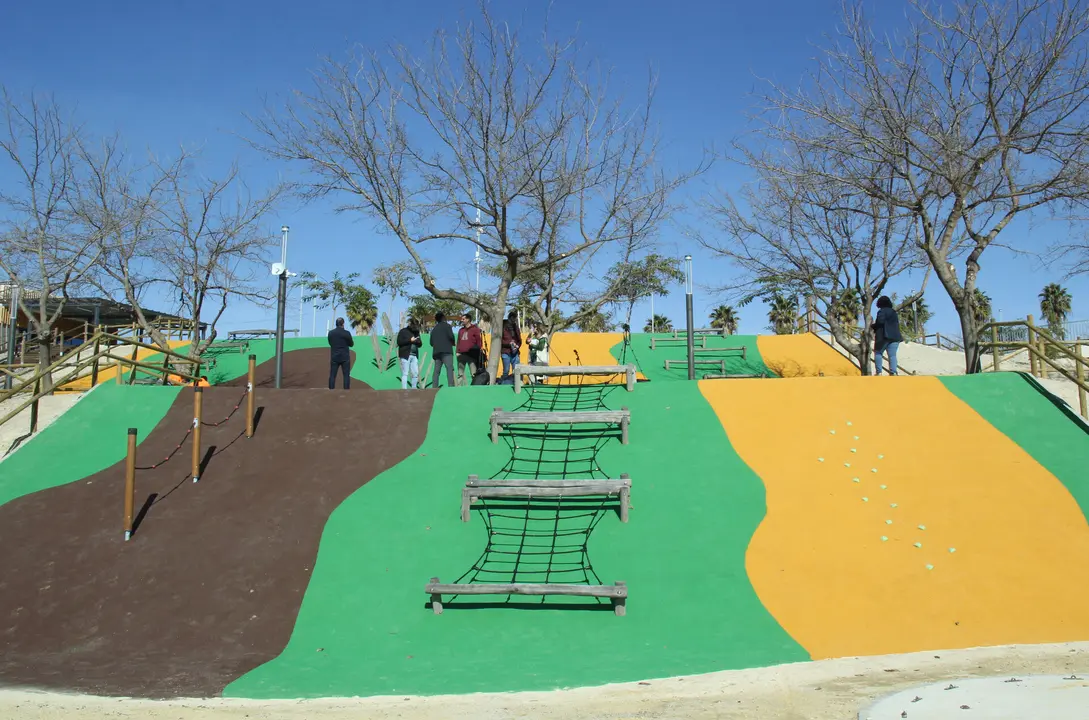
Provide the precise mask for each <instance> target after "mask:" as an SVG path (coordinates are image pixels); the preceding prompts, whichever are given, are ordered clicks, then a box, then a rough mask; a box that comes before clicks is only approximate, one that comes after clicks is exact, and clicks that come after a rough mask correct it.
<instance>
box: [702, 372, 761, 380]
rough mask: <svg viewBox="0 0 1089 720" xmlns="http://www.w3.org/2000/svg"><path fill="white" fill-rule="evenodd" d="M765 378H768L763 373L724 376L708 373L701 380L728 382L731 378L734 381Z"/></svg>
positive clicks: (727, 374)
mask: <svg viewBox="0 0 1089 720" xmlns="http://www.w3.org/2000/svg"><path fill="white" fill-rule="evenodd" d="M764 377H767V376H766V375H763V374H762V373H723V374H719V373H714V374H712V373H708V374H707V375H704V376H703V377H702V378H701V379H702V380H728V379H731V378H734V379H741V378H750V379H751V378H764Z"/></svg>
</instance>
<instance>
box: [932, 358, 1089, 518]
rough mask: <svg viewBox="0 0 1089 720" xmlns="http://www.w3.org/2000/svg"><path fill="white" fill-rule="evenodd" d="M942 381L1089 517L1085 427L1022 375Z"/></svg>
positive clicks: (1088, 447) (1088, 445)
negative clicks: (1057, 483)
mask: <svg viewBox="0 0 1089 720" xmlns="http://www.w3.org/2000/svg"><path fill="white" fill-rule="evenodd" d="M941 381H942V383H943V384H944V385H945V386H946V388H948V389H949V390H950V392H952V393H953V394H954V395H956V396H957V397H959V398H960V399H961V400H963V401H964V402H966V403H968V405H970V406H971V407H972V409H974V410H975V411H976V412H978V413H979V414H980V415H982V416H983V419H984V420H986V421H987V422H989V423H990V424H991V425H993V426H994V427H996V428H997V429H998V430H1000V431H1001V432H1002V433H1004V434H1005V435H1006V437H1008V438H1010V439H1011V440H1013V441H1014V442H1015V443H1017V444H1018V445H1020V446H1021V447H1022V448H1023V449H1024V450H1025V452H1027V453H1028V454H1029V455H1031V456H1032V457H1033V458H1034V459H1035V460H1036V462H1038V463H1040V464H1041V465H1043V466H1044V467H1045V468H1047V470H1048V472H1050V473H1051V474H1052V475H1054V476H1055V477H1057V478H1058V479H1059V480H1060V481H1061V482H1062V483H1063V485H1065V486H1066V489H1067V490H1069V491H1070V494H1071V495H1073V496H1074V499H1075V500H1077V502H1078V505H1079V506H1080V507H1081V510H1082V512H1083V513H1085V516H1086V518H1089V434H1087V433H1086V431H1085V430H1084V429H1083V428H1082V426H1080V425H1078V424H1077V422H1076V421H1074V420H1071V419H1070V418H1069V417H1067V415H1066V414H1065V413H1064V412H1063V411H1062V410H1060V409H1059V408H1057V407H1056V406H1055V404H1054V403H1053V402H1052V401H1051V400H1050V399H1048V398H1047V397H1046V396H1045V395H1043V394H1041V393H1040V391H1038V390H1037V389H1036V386H1035V385H1034V384H1033V383H1032V382H1031V380H1029V379H1028V378H1026V377H1023V376H1021V375H1019V374H1017V373H998V374H990V373H988V374H982V375H962V376H950V377H942V378H941ZM965 450H966V452H967V451H970V452H987V449H986V448H971V449H968V448H966V449H965Z"/></svg>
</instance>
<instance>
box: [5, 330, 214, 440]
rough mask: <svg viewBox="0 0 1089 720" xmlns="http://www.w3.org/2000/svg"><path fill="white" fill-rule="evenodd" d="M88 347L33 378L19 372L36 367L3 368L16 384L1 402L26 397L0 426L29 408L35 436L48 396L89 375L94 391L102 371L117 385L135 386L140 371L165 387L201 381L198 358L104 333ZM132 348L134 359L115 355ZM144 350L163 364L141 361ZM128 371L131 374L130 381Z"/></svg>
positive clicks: (58, 360)
mask: <svg viewBox="0 0 1089 720" xmlns="http://www.w3.org/2000/svg"><path fill="white" fill-rule="evenodd" d="M86 345H90V346H91V347H92V352H91V353H90V354H89V355H86V356H83V357H81V355H83V354H84V353H86V352H87V347H86ZM86 345H82V346H79V347H76V348H73V349H72V350H70V351H68V352H67V353H65V354H63V355H61V356H60V357H59V358H57V359H56V360H54V361H53V362H52V363H50V364H49V365H48V366H47V367H45V368H42V369H41V370H39V371H37V372H35V373H33V374H28V375H23V374H20V371H24V372H25V370H26V369H29V368H31V367H36V366H27V365H21V366H6V365H5V366H0V371H2V372H3V373H4V374H6V375H8V376H11V377H13V378H14V380H15V382H14V383H13V385H12V387H11V389H8V390H0V400H8V399H13V398H16V397H17V396H20V395H24V394H25V395H26V397H23V398H21V399H20V400H19V401H17V402H16V403H15V405H14V407H13V408H10V409H8V410H7V412H6V413H5V414H4V415H3V416H2V417H0V425H3V424H4V423H6V422H8V421H9V420H11V419H12V418H14V417H16V416H17V415H18V414H19V413H21V412H22V411H23V410H26V409H27V408H28V407H29V408H30V434H34V433H35V432H37V430H38V427H37V425H38V403H39V401H40V400H41V399H42V398H43V397H45V396H46V395H51V394H52V393H53V392H54V391H55V389H57V388H60V387H62V386H63V385H66V384H68V383H70V382H72V381H74V380H76V379H78V378H80V377H83V376H84V375H86V374H88V371H89V373H90V380H91V387H94V386H95V385H96V384H97V383H98V375H99V373H100V371H102V370H109V369H111V368H112V369H114V370H115V371H116V381H117V384H118V385H124V384H132V383H133V382H135V379H136V371H137V370H143V371H144V372H146V373H149V374H151V375H153V376H158V377H159V378H161V379H162V382H163V384H166V383H167V382H168V379H169V378H178V379H181V380H183V381H185V382H194V383H195V382H198V381H199V380H200V366H201V364H202V362H203V361H202V360H200V359H199V358H191V357H189V356H187V355H182V354H180V353H177V352H174V351H172V350H163V349H162V348H161V347H159V346H157V345H149V344H147V343H143V342H140V341H138V340H134V339H132V338H126V337H122V336H120V335H115V334H113V333H109V332H105V331H99V332H96V333H95V334H94V335H93V336H91V337H90V338H89V339H88V343H87V344H86ZM129 347H131V348H132V354H131V357H124V356H123V355H116V354H114V353H115V352H116V351H118V350H119V349H120V348H124V351H125V352H127V351H128V348H129ZM141 349H146V350H151V351H153V352H155V353H158V354H161V355H162V356H163V361H162V364H152V363H147V362H144V361H142V360H138V359H137V354H138V353H139V351H140V350H141ZM183 368H185V369H183ZM126 370H127V371H128V373H127V374H128V377H127V378H126ZM46 377H49V378H50V379H51V380H53V382H52V387H51V388H50V389H45V388H44V386H45V385H46V383H45V382H44V381H45V378H46Z"/></svg>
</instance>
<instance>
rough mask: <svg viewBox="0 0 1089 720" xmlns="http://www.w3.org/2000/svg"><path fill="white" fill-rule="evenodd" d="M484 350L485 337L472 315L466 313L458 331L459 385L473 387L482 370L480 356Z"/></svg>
mask: <svg viewBox="0 0 1089 720" xmlns="http://www.w3.org/2000/svg"><path fill="white" fill-rule="evenodd" d="M483 348H484V335H483V333H481V332H480V328H479V327H478V326H477V324H476V323H475V322H474V321H473V316H472V315H471V314H470V313H465V315H464V317H463V318H462V320H461V329H459V330H458V384H460V385H472V384H473V378H475V377H476V373H477V371H478V370H479V369H480V366H481V362H480V355H481V350H482V349H483Z"/></svg>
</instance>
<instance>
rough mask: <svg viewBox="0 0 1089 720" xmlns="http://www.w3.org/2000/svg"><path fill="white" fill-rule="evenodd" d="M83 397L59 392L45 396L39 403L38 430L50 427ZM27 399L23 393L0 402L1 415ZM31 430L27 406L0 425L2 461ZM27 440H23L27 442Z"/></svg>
mask: <svg viewBox="0 0 1089 720" xmlns="http://www.w3.org/2000/svg"><path fill="white" fill-rule="evenodd" d="M82 397H83V394H81V393H57V394H56V395H48V396H46V397H43V398H42V399H41V401H40V402H39V403H38V431H39V432H41V431H42V430H44V429H45V428H46V427H48V426H49V424H50V423H52V422H53V421H54V420H56V419H57V418H59V417H60V416H61V415H63V414H64V413H65V411H67V410H68V409H69V408H70V407H72V406H73V405H75V404H76V403H77V402H78V401H79V400H80V398H82ZM26 399H27V396H26V395H25V394H23V395H16V396H15V397H13V398H8V399H7V400H4V401H2V402H0V417H4V416H5V415H7V414H8V413H9V412H11V411H12V410H14V409H15V408H17V407H19V405H22V404H23V402H25V401H26ZM29 432H30V408H26V409H25V410H23V411H22V412H20V413H19V414H18V415H16V416H15V417H13V418H12V419H11V420H8V421H7V422H6V423H4V424H3V425H0V461H2V460H3V457H4V453H6V452H7V450H8V448H9V447H11V444H12V443H13V442H15V441H16V440H17V439H18V438H20V437H22V436H24V435H26V434H27V433H29ZM27 440H29V438H27ZM27 440H24V441H23V442H24V443H25V442H27Z"/></svg>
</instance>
